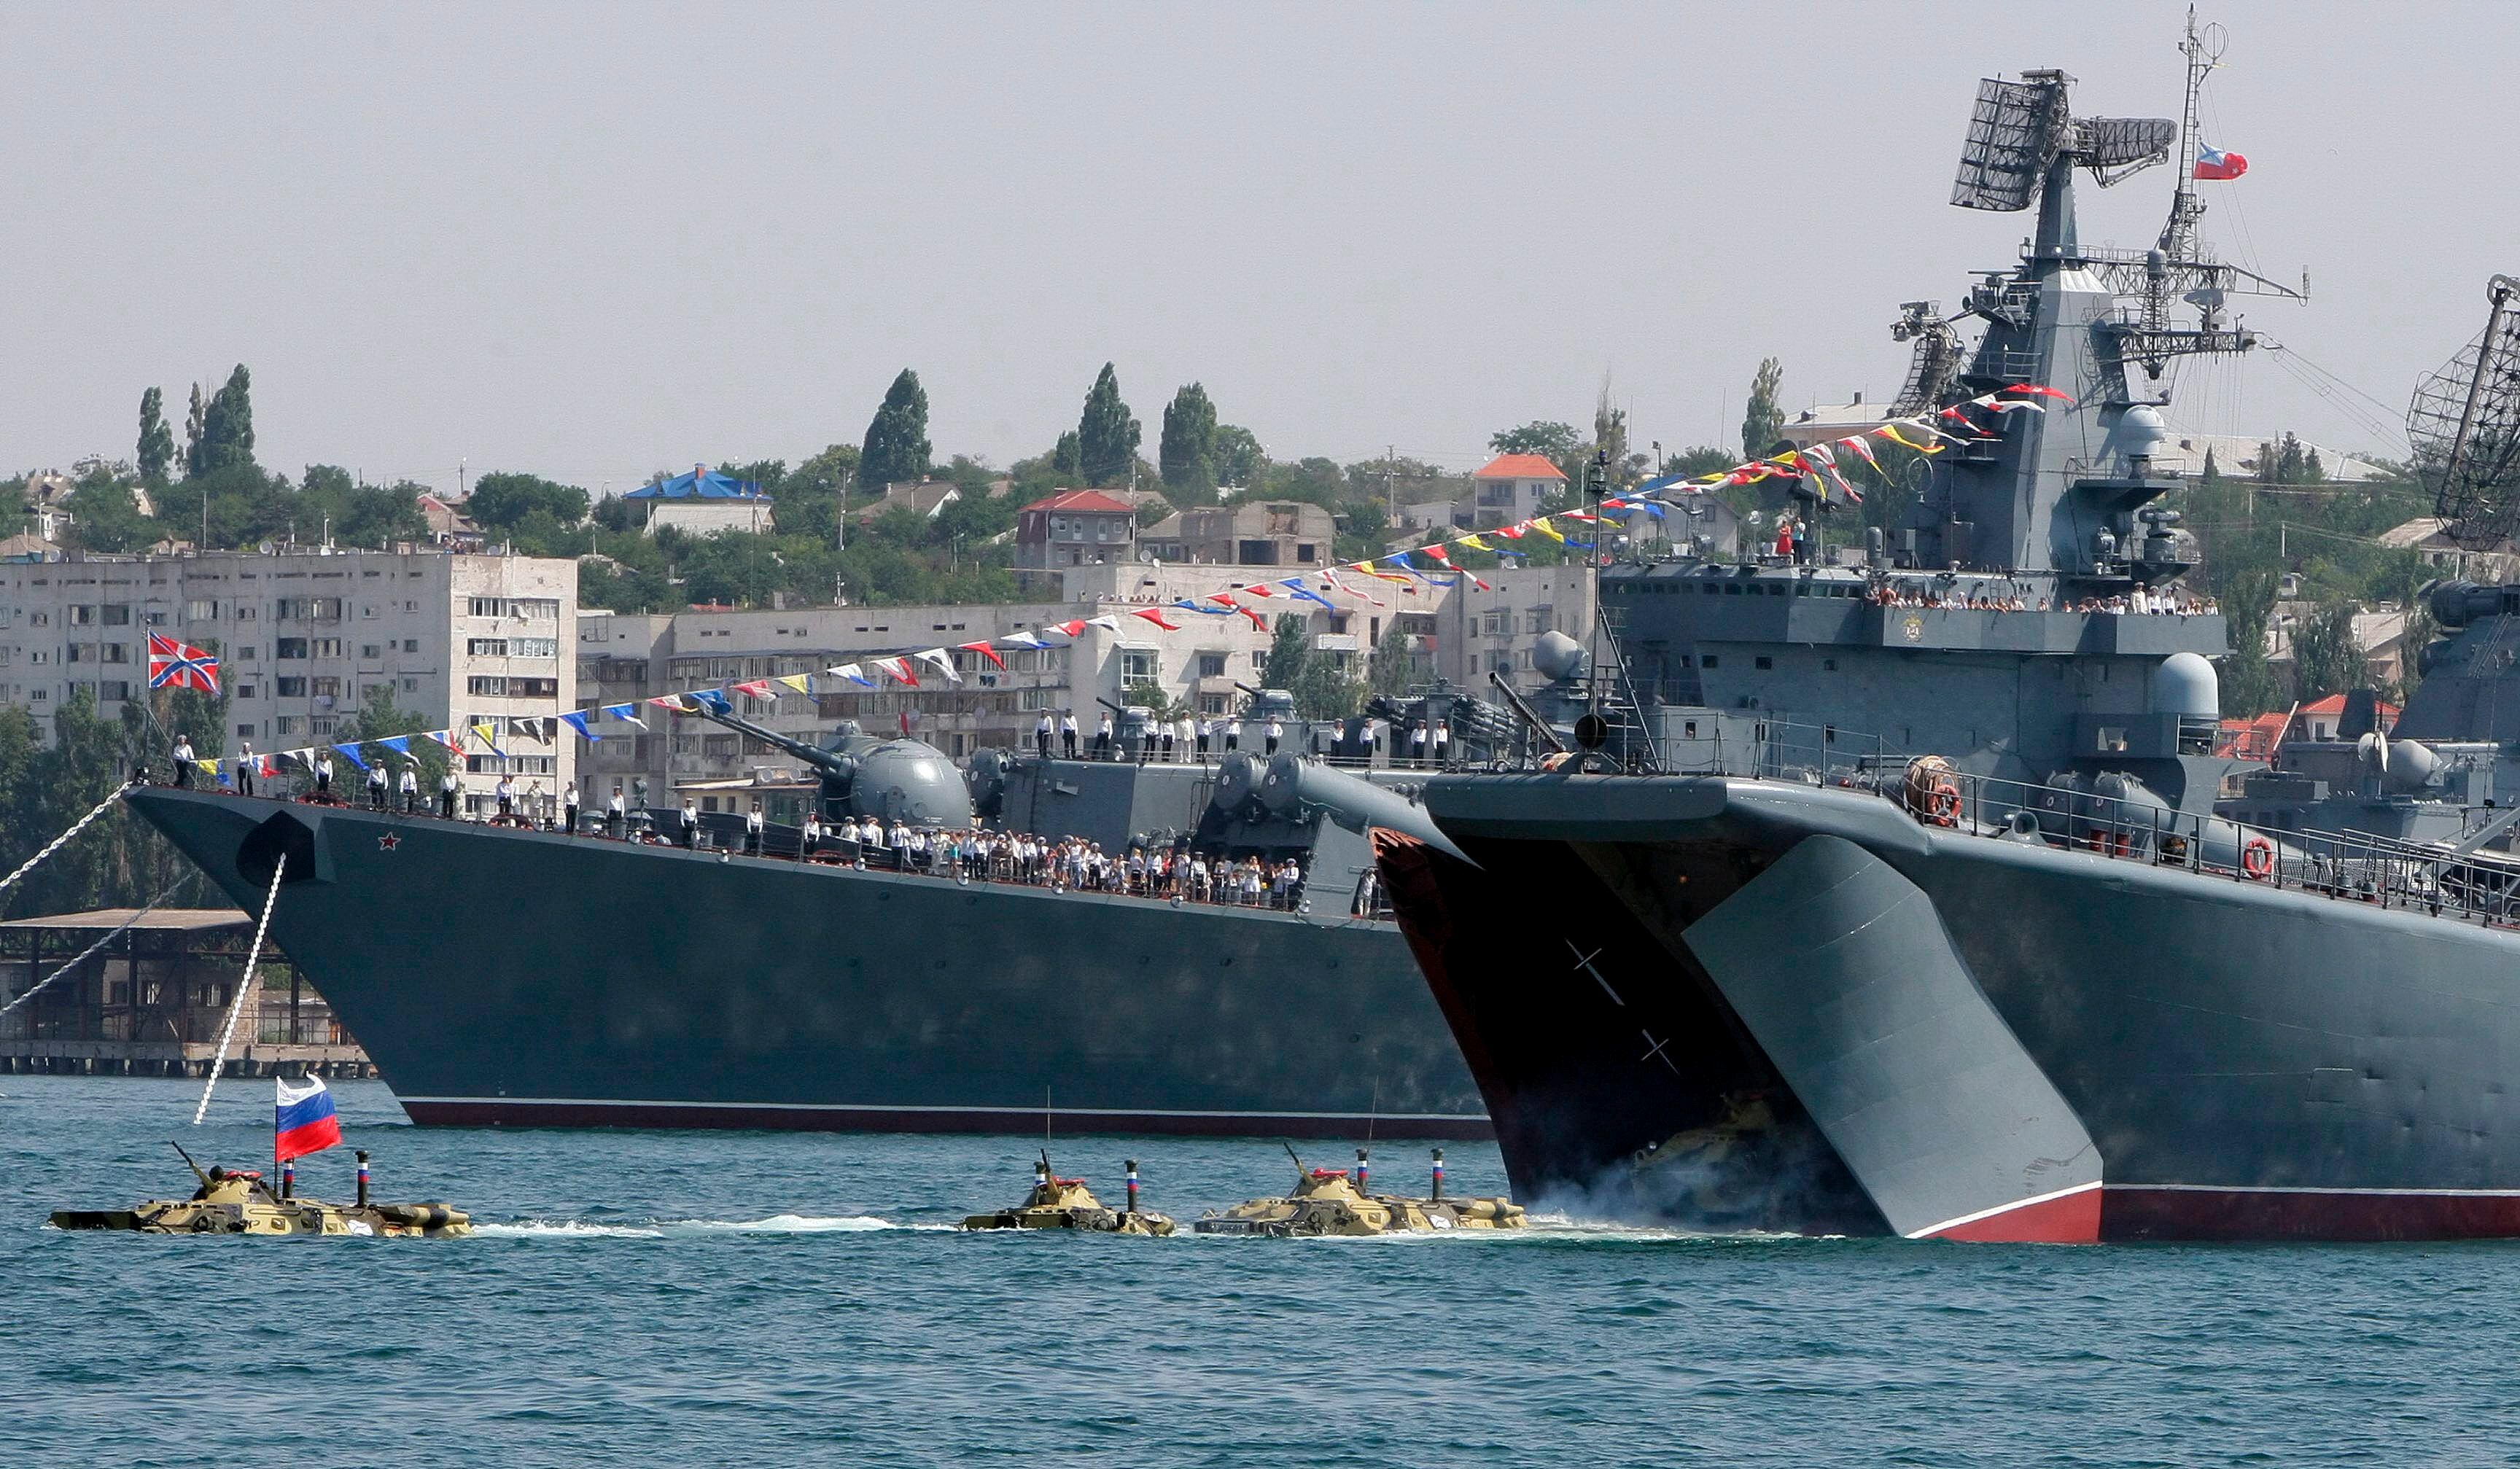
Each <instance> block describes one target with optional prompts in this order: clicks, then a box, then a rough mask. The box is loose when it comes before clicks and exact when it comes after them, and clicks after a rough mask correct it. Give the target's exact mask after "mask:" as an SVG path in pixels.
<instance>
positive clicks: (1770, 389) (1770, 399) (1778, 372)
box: [1741, 357, 1785, 460]
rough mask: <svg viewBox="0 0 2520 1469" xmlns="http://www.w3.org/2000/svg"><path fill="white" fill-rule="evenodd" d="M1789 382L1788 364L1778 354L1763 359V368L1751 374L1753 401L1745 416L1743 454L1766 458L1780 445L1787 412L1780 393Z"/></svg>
mask: <svg viewBox="0 0 2520 1469" xmlns="http://www.w3.org/2000/svg"><path fill="white" fill-rule="evenodd" d="M1784 385H1785V366H1784V364H1783V363H1781V362H1778V360H1777V359H1775V358H1774V357H1768V358H1762V359H1761V360H1760V362H1759V371H1758V372H1756V373H1754V374H1752V375H1751V377H1750V404H1749V407H1748V408H1747V409H1746V410H1745V411H1744V412H1743V413H1742V415H1741V457H1742V458H1743V459H1744V460H1752V459H1764V458H1766V457H1767V456H1768V454H1770V453H1771V452H1772V451H1774V450H1775V448H1776V447H1777V435H1778V434H1780V433H1782V432H1783V431H1784V428H1785V411H1784V409H1783V408H1781V407H1779V406H1778V402H1777V394H1778V391H1779V390H1781V389H1782V388H1783V387H1784Z"/></svg>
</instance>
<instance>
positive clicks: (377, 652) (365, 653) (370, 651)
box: [359, 643, 385, 658]
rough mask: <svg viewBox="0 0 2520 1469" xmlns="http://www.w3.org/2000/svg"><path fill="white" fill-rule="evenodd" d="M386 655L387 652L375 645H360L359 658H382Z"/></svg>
mask: <svg viewBox="0 0 2520 1469" xmlns="http://www.w3.org/2000/svg"><path fill="white" fill-rule="evenodd" d="M384 655H385V650H384V649H383V648H382V647H379V646H378V645H375V644H373V643H362V644H360V645H359V656H360V657H362V658H382V657H383V656H384Z"/></svg>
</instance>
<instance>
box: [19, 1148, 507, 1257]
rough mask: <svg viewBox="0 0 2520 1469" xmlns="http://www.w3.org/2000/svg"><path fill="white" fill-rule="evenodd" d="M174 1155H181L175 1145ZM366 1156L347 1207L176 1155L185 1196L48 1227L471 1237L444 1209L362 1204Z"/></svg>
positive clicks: (461, 1215)
mask: <svg viewBox="0 0 2520 1469" xmlns="http://www.w3.org/2000/svg"><path fill="white" fill-rule="evenodd" d="M175 1151H177V1152H179V1153H183V1152H184V1150H183V1149H182V1148H180V1147H178V1148H176V1149H175ZM367 1157H368V1155H367V1154H366V1153H361V1154H359V1162H360V1183H359V1197H358V1202H357V1203H355V1204H346V1205H345V1204H327V1203H325V1202H323V1201H322V1200H320V1199H311V1198H304V1197H300V1196H297V1195H294V1194H293V1193H289V1192H274V1191H273V1189H272V1187H271V1185H270V1184H268V1183H266V1182H264V1181H263V1179H262V1175H260V1174H258V1173H247V1172H231V1171H230V1170H228V1169H224V1168H221V1167H219V1166H217V1165H216V1164H213V1165H211V1167H210V1168H209V1169H208V1170H207V1171H204V1170H203V1168H202V1166H201V1165H200V1164H198V1163H195V1162H194V1161H193V1158H192V1155H191V1154H189V1153H185V1154H184V1162H185V1164H186V1166H188V1167H190V1168H191V1169H192V1170H193V1176H194V1177H195V1178H197V1179H199V1180H202V1181H201V1186H200V1187H198V1188H196V1189H194V1190H193V1196H192V1197H191V1198H188V1199H152V1200H150V1201H148V1202H147V1203H144V1204H141V1205H138V1206H136V1207H134V1208H130V1209H56V1210H54V1211H53V1218H52V1223H53V1227H54V1228H56V1229H119V1230H123V1231H126V1232H128V1233H133V1234H364V1235H384V1236H387V1237H396V1238H399V1237H407V1236H416V1237H419V1238H423V1239H451V1238H454V1237H456V1236H458V1235H465V1234H470V1233H472V1217H471V1216H469V1215H467V1214H466V1213H465V1212H464V1211H463V1210H461V1209H452V1208H449V1207H447V1206H446V1205H444V1204H376V1203H370V1202H369V1200H368V1188H367V1181H366V1179H367V1166H366V1165H367Z"/></svg>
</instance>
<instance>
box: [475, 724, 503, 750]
mask: <svg viewBox="0 0 2520 1469" xmlns="http://www.w3.org/2000/svg"><path fill="white" fill-rule="evenodd" d="M472 733H473V734H478V735H480V736H481V742H482V743H483V744H485V745H488V746H489V747H490V753H492V754H494V755H495V754H499V753H502V752H501V751H500V749H499V740H498V737H497V736H496V735H494V734H491V733H490V727H489V726H488V725H474V726H473V727H472Z"/></svg>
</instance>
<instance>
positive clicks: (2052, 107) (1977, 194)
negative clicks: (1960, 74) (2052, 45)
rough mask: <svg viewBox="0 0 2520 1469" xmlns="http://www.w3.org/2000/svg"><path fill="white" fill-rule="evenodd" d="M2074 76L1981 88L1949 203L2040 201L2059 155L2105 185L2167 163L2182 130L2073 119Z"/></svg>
mask: <svg viewBox="0 0 2520 1469" xmlns="http://www.w3.org/2000/svg"><path fill="white" fill-rule="evenodd" d="M2073 84H2074V78H2072V77H2071V76H2068V75H2066V74H2065V73H2064V72H2062V71H2057V70H2053V69H2049V70H2041V71H2024V72H2022V73H2021V80H2019V81H2001V80H1998V79H1996V78H1993V77H1989V78H1987V79H1986V80H1984V81H1981V82H1979V83H1978V84H1977V106H1976V108H1975V109H1974V110H1972V111H1970V113H1969V128H1968V137H1967V139H1966V140H1965V141H1964V142H1962V143H1961V145H1960V166H1959V173H1958V176H1957V177H1955V178H1954V179H1953V181H1952V202H1953V203H1954V204H1957V205H1958V206H1959V207H1960V208H1963V209H1993V210H1997V211H1999V212H2003V213H2013V212H2017V211H2019V210H2022V209H2027V208H2029V207H2030V206H2031V205H2032V204H2035V203H2037V202H2038V201H2039V194H2040V191H2041V189H2043V188H2044V187H2046V185H2047V182H2048V173H2049V172H2050V170H2052V169H2053V168H2054V166H2055V164H2056V160H2057V159H2058V158H2060V157H2069V158H2071V159H2072V160H2073V161H2074V162H2077V163H2080V164H2082V165H2083V166H2084V167H2086V168H2089V169H2091V170H2092V174H2093V177H2094V178H2096V179H2097V180H2098V181H2099V183H2100V185H2101V187H2103V188H2106V187H2107V186H2109V185H2111V184H2114V183H2116V182H2118V181H2119V180H2120V179H2123V178H2125V177H2127V176H2128V175H2129V174H2132V173H2136V172H2138V171H2140V170H2142V169H2146V168H2149V167H2151V166H2152V165H2153V164H2155V163H2160V162H2166V161H2168V160H2169V157H2170V145H2171V144H2172V143H2173V142H2174V141H2176V140H2177V138H2178V136H2179V125H2178V124H2177V123H2174V122H2172V121H2171V120H2170V119H2169V118H2167V117H2076V116H2074V115H2073V114H2072V113H2071V112H2070V111H2067V97H2066V92H2067V89H2068V88H2070V87H2071V86H2073Z"/></svg>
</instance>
